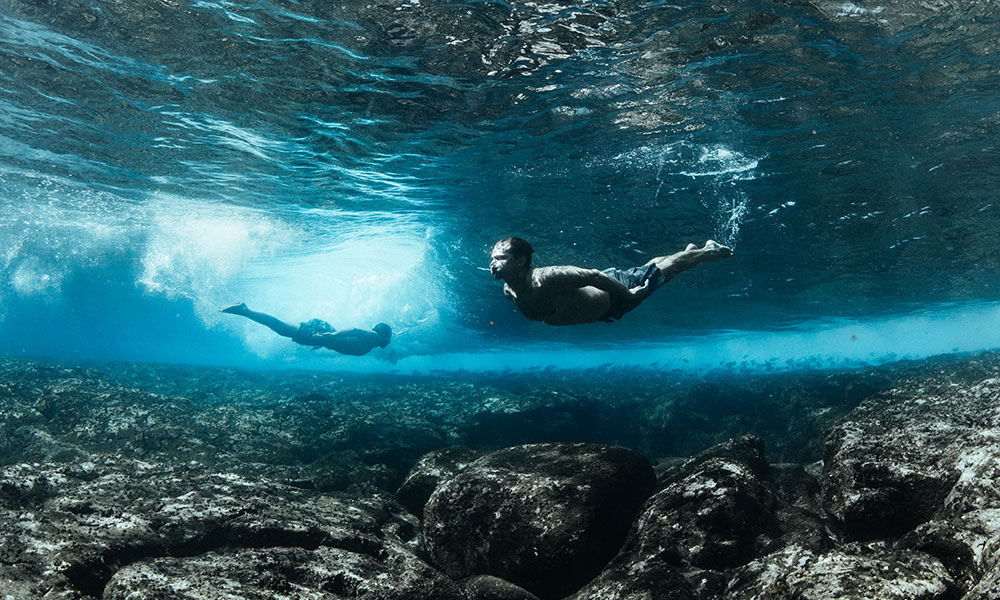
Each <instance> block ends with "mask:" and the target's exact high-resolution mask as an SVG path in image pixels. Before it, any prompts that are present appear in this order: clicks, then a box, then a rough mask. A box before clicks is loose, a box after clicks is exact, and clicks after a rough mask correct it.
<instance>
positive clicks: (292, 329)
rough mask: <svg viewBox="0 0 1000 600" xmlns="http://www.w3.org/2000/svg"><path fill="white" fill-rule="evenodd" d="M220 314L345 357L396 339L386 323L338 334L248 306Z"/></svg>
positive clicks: (322, 323)
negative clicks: (293, 322) (289, 320)
mask: <svg viewBox="0 0 1000 600" xmlns="http://www.w3.org/2000/svg"><path fill="white" fill-rule="evenodd" d="M220 312H224V313H229V314H231V315H239V316H241V317H246V318H248V319H250V320H252V321H256V322H258V323H260V324H261V325H265V326H267V327H269V328H270V329H271V330H272V331H274V332H275V333H277V334H278V335H280V336H283V337H287V338H292V341H293V342H295V343H298V344H302V345H303V346H312V347H313V350H315V349H316V348H329V349H330V350H333V351H335V352H340V353H341V354H349V355H351V356H361V355H363V354H368V353H369V352H371V351H372V349H374V348H385V347H386V346H388V345H389V340H390V339H391V338H392V329H391V328H390V327H389V326H388V325H386V324H385V323H379V324H378V325H375V326H374V327H372V328H371V329H367V330H366V329H344V330H341V331H336V330H335V329H334V328H333V327H332V326H331V325H330V324H329V323H327V322H326V321H322V320H320V319H313V320H311V321H306V322H305V323H302V324H300V325H299V326H298V327H296V326H295V325H292V324H290V323H285V322H284V321H282V320H281V319H279V318H277V317H272V316H271V315H269V314H267V313H262V312H257V311H253V310H250V309H249V308H247V305H246V304H243V303H240V304H233V305H232V306H227V307H225V308H223V309H220Z"/></svg>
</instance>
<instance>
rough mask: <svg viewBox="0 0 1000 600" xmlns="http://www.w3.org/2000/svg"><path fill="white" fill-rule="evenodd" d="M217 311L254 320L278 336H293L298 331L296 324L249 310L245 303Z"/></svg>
mask: <svg viewBox="0 0 1000 600" xmlns="http://www.w3.org/2000/svg"><path fill="white" fill-rule="evenodd" d="M219 312H224V313H229V314H231V315H239V316H241V317H246V318H248V319H250V320H251V321H256V322H258V323H260V324H261V325H264V326H266V327H268V328H269V329H271V331H273V332H275V333H277V334H278V335H280V336H284V337H287V338H290V337H294V336H295V334H296V333H298V331H299V328H298V326H297V325H292V324H290V323H285V322H284V321H282V320H281V319H279V318H277V317H272V316H271V315H269V314H267V313H262V312H257V311H255V310H250V309H249V308H247V305H246V304H243V303H240V304H233V305H232V306H227V307H225V308H222V309H220V310H219Z"/></svg>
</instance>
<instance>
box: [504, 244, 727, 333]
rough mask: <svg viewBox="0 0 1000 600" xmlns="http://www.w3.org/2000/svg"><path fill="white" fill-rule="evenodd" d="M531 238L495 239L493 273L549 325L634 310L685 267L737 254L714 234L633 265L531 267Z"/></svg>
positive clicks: (522, 306)
mask: <svg viewBox="0 0 1000 600" xmlns="http://www.w3.org/2000/svg"><path fill="white" fill-rule="evenodd" d="M533 252H534V249H533V248H532V247H531V244H529V243H528V242H526V241H525V240H523V239H521V238H517V237H510V238H504V239H502V240H500V241H498V242H497V243H496V244H494V245H493V251H492V253H491V255H490V273H492V274H493V278H494V279H502V280H503V282H504V285H503V292H504V294H505V295H506V296H507V297H508V298H510V299H511V300H513V301H514V304H516V305H517V308H518V310H520V311H521V313H522V314H524V316H526V317H528V318H529V319H532V320H535V321H541V322H543V323H548V324H549V325H578V324H580V323H593V322H595V321H604V322H606V323H611V322H612V321H614V320H616V319H620V318H622V316H623V315H624V314H625V313H627V312H629V311H630V310H633V309H634V308H636V307H637V306H639V305H640V304H642V302H643V300H645V299H646V298H648V297H649V295H650V294H652V293H653V291H654V290H655V289H656V288H658V287H660V286H661V285H663V284H664V283H666V282H667V281H669V280H670V279H672V278H673V277H674V276H675V275H677V274H678V273H680V272H682V271H686V270H688V269H690V268H691V267H694V266H696V265H699V264H701V263H703V262H707V261H710V260H715V259H718V258H728V257H730V256H732V255H733V251H732V249H731V248H728V247H726V246H723V245H722V244H719V243H717V242H714V241H712V240H708V241H707V242H705V245H704V247H702V248H699V247H697V246H695V245H694V244H688V246H687V248H685V249H684V250H681V251H680V252H676V253H674V254H670V255H668V256H659V257H656V258H654V259H652V260H650V261H649V262H647V263H646V264H644V265H642V266H641V267H632V268H631V269H625V270H621V269H615V268H611V269H604V270H603V271H599V270H597V269H582V268H580V267H574V266H556V267H533V266H531V254H532V253H533Z"/></svg>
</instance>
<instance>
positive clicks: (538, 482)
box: [424, 443, 655, 599]
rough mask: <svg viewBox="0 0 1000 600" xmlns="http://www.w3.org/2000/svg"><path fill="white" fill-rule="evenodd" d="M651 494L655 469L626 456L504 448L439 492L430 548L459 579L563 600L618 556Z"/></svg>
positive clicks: (427, 516) (614, 451) (428, 516)
mask: <svg viewBox="0 0 1000 600" xmlns="http://www.w3.org/2000/svg"><path fill="white" fill-rule="evenodd" d="M654 487H655V476H654V474H653V469H652V467H651V466H650V464H649V462H648V461H647V460H646V459H645V458H643V457H642V456H640V455H639V454H637V453H635V452H633V451H631V450H628V449H626V448H622V447H617V446H605V445H599V444H561V443H557V444H531V445H524V446H515V447H512V448H505V449H503V450H498V451H496V452H492V453H490V454H487V455H485V456H483V457H481V458H479V459H477V460H476V461H474V462H472V463H471V464H469V465H468V466H466V467H465V468H464V469H463V470H461V471H460V472H459V473H457V474H456V475H455V476H454V477H452V478H451V479H449V480H447V481H445V482H444V483H442V484H441V485H440V486H439V487H438V488H437V489H436V490H435V491H434V494H433V495H432V496H431V498H430V500H429V501H428V502H427V506H426V507H425V509H424V527H425V535H426V538H427V545H428V547H429V549H430V551H431V554H432V556H433V558H434V560H435V562H436V563H437V564H438V565H439V566H440V567H441V568H442V569H443V570H444V571H445V572H446V573H448V574H449V575H451V576H452V577H456V578H460V577H467V576H471V575H477V574H489V575H495V576H497V577H501V578H503V579H505V580H508V581H510V582H513V583H515V584H517V585H519V586H521V587H523V588H525V589H526V590H528V591H530V592H532V593H534V594H536V595H537V596H538V597H540V598H543V599H548V598H562V597H563V596H565V595H567V594H569V593H572V592H573V591H575V590H577V589H578V588H580V587H581V586H582V585H583V584H585V583H586V582H587V581H589V580H590V579H591V578H593V577H594V576H596V575H597V574H598V573H599V572H600V570H601V567H602V566H604V564H605V563H606V562H607V561H608V560H609V559H610V558H611V557H612V556H614V554H615V553H616V552H617V551H618V549H619V548H620V547H621V544H622V541H623V540H624V539H625V536H626V534H627V533H628V530H629V526H630V525H631V523H632V520H633V518H634V517H635V515H636V512H637V511H638V509H639V507H640V506H642V503H643V502H644V501H645V500H646V498H648V497H649V495H650V494H651V493H652V491H653V489H654Z"/></svg>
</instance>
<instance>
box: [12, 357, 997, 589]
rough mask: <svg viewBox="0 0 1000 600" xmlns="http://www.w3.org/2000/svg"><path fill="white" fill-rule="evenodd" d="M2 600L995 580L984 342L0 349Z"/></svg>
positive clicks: (993, 460) (993, 447) (990, 585)
mask: <svg viewBox="0 0 1000 600" xmlns="http://www.w3.org/2000/svg"><path fill="white" fill-rule="evenodd" d="M0 410H2V416H3V424H2V426H0V460H2V464H0V600H12V599H16V600H22V599H36V598H37V599H46V600H49V599H57V598H58V599H94V598H103V599H106V600H125V599H131V600H140V599H154V598H157V599H178V600H179V599H185V600H188V599H190V600H194V599H205V600H207V599H234V600H235V599H239V600H257V599H294V600H306V599H310V600H311V599H340V598H364V599H372V600H374V599H379V600H381V599H407V600H409V599H412V600H427V599H448V600H451V599H454V600H516V599H521V600H525V599H531V598H539V599H541V600H556V599H559V598H572V599H573V600H626V599H627V600H633V599H634V600H639V599H646V600H659V599H692V600H708V599H717V598H720V599H732V600H744V599H746V600H749V599H754V598H788V599H793V598H794V599H801V600H812V599H816V600H820V599H824V600H825V599H834V598H844V599H847V598H850V599H860V598H878V599H882V600H886V599H927V600H931V599H941V600H943V599H964V600H984V599H997V598H1000V354H997V353H986V354H976V355H971V356H968V355H967V356H949V357H942V358H935V359H929V360H924V361H914V362H901V363H896V364H892V365H887V366H882V367H877V368H862V369H853V370H843V371H807V372H792V373H782V374H771V375H748V374H742V375H739V376H726V375H722V374H719V375H714V376H711V377H703V378H691V377H683V376H680V375H678V374H677V373H666V372H657V371H656V370H646V371H641V370H639V371H637V370H629V371H627V372H625V371H615V370H613V369H601V370H594V371H585V372H573V373H564V372H558V371H555V372H547V373H541V374H527V375H526V374H512V373H508V374H501V375H496V376H491V377H482V376H473V375H468V376H448V377H426V378H419V377H395V376H394V377H386V376H377V377H373V376H367V377H362V376H341V375H332V374H329V373H319V372H255V371H241V370H235V369H220V368H204V367H187V366H166V365H147V364H124V363H115V364H86V365H83V364H65V363H56V362H46V361H37V360H21V359H0Z"/></svg>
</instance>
